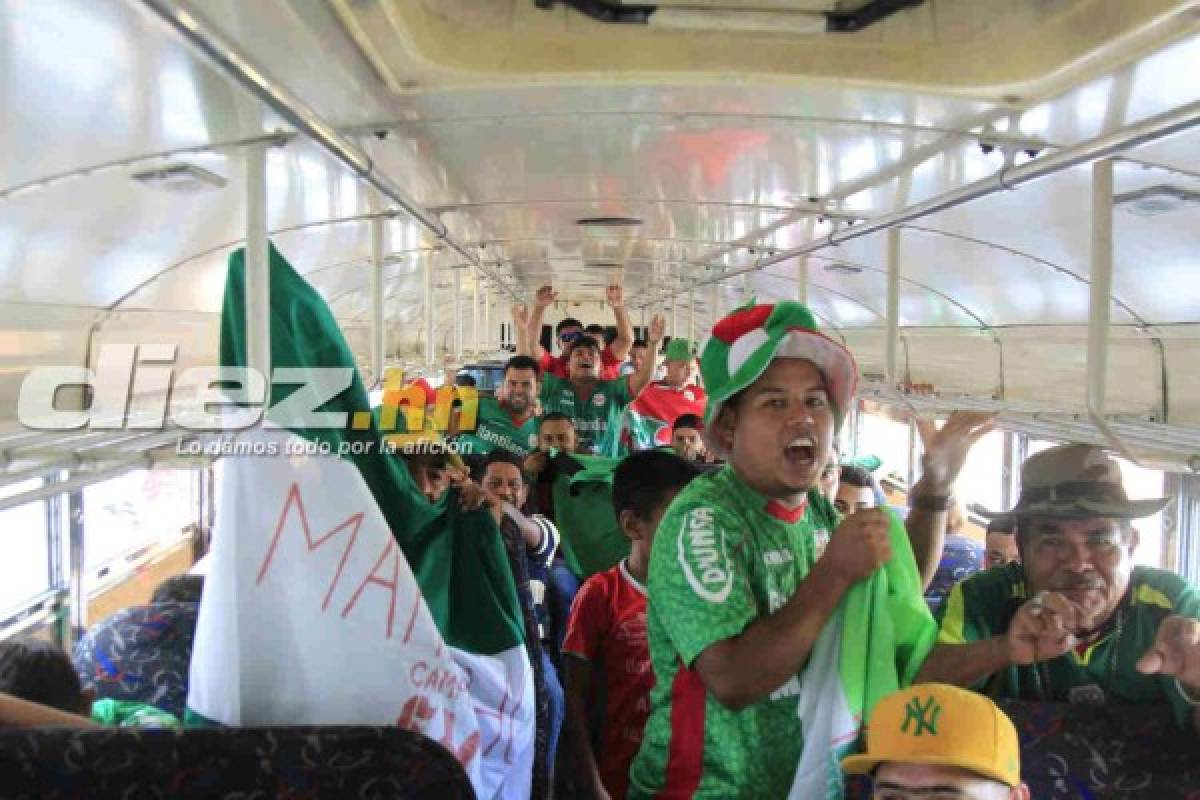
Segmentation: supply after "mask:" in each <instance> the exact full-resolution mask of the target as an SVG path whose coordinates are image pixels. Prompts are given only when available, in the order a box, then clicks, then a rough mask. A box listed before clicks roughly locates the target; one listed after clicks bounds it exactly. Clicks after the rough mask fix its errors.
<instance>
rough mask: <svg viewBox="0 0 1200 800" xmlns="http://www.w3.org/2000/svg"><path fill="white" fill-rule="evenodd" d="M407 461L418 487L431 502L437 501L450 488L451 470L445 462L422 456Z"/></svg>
mask: <svg viewBox="0 0 1200 800" xmlns="http://www.w3.org/2000/svg"><path fill="white" fill-rule="evenodd" d="M406 463H407V464H408V471H409V472H410V473H411V474H412V477H413V481H414V482H415V483H416V484H417V489H419V490H420V491H421V494H423V495H425V499H426V500H428V501H429V502H431V503H436V502H437V501H438V500H440V499H441V497H442V495H443V494H445V493H446V490H447V489H449V488H450V470H449V469H448V468H447V467H446V465H445V464H440V463H437V462H434V461H430V460H429V459H426V458H422V457H420V456H418V457H416V458H410V459H407V460H406Z"/></svg>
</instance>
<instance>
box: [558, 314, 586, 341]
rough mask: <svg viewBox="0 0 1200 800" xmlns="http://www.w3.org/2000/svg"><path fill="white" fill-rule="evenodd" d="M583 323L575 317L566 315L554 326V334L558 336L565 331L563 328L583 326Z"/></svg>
mask: <svg viewBox="0 0 1200 800" xmlns="http://www.w3.org/2000/svg"><path fill="white" fill-rule="evenodd" d="M582 327H583V323H582V322H580V321H579V320H577V319H575V318H574V317H564V318H563V319H561V320H560V321H559V323H558V324H557V325H555V326H554V335H555V336H558V335H559V334H560V333H562V332H563V328H582Z"/></svg>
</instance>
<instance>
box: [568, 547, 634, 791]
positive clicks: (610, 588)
mask: <svg viewBox="0 0 1200 800" xmlns="http://www.w3.org/2000/svg"><path fill="white" fill-rule="evenodd" d="M562 649H563V652H564V653H569V654H571V655H573V656H578V657H579V658H582V659H585V660H587V661H591V662H593V663H594V664H595V665H596V666H597V667H599V668H600V669H599V670H598V671H597V673H596V674H597V675H601V674H603V676H604V682H605V685H604V693H603V694H604V697H605V698H606V701H605V708H604V719H603V724H602V725H601V726H600V742H599V747H598V748H597V752H596V764H597V766H598V767H599V768H600V777H601V780H603V781H604V788H605V789H607V790H608V793H609V795H611V796H612V798H613V800H623V799H624V797H625V792H626V789H627V788H628V785H629V765H630V764H631V763H632V762H633V757H634V756H635V755H637V751H638V748H639V747H641V744H642V729H643V728H644V727H645V726H646V718H647V717H648V716H649V714H650V690H651V689H652V688H653V687H654V670H653V669H652V668H651V666H650V647H649V645H648V644H647V642H646V587H644V586H642V585H641V584H640V583H638V582H637V580H635V579H634V577H633V576H632V575H630V574H629V570H627V569H626V568H625V562H624V561H622V562H621V563H619V564H617V566H615V567H613V568H612V569H610V570H608V571H607V572H600V573H597V574H595V575H593V576H592V577H590V578H588V580H587V582H586V583H584V584H583V588H582V589H580V590H579V594H578V595H576V597H575V603H574V605H572V606H571V619H570V620H569V621H568V622H567V636H566V640H565V641H564V642H563V648H562Z"/></svg>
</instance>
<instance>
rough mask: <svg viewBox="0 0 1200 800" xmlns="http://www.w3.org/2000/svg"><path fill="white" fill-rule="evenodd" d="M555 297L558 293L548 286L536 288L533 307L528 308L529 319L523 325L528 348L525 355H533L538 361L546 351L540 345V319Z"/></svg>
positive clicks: (556, 297)
mask: <svg viewBox="0 0 1200 800" xmlns="http://www.w3.org/2000/svg"><path fill="white" fill-rule="evenodd" d="M557 299H558V294H557V293H556V292H555V291H554V290H553V289H551V288H550V287H549V286H543V287H542V288H540V289H538V290H537V294H536V295H534V296H533V308H532V309H530V310H529V319H528V322H527V324H526V326H525V337H526V346H527V347H528V348H529V352H528V353H526V355H530V356H533V357H534V358H535V359H537V360H538V361H541V360H542V356H543V355H545V353H546V350H545V348H543V347H542V320H543V319H544V318H545V316H546V309H547V308H549V307H550V306H552V305H554V301H555V300H557Z"/></svg>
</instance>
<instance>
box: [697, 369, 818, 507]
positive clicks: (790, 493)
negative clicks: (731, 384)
mask: <svg viewBox="0 0 1200 800" xmlns="http://www.w3.org/2000/svg"><path fill="white" fill-rule="evenodd" d="M716 434H717V435H718V436H720V437H721V438H722V439H723V442H724V446H725V447H726V448H727V449H728V450H729V452H730V458H729V461H730V463H731V464H732V465H733V467H734V469H735V470H737V472H738V474H739V475H740V476H741V478H742V480H744V481H746V483H747V484H749V486H750V487H751V488H752V489H755V490H756V491H758V492H759V493H761V494H763V495H765V496H766V497H768V498H773V499H780V500H787V501H789V502H792V503H795V502H798V501H799V498H798V497H797V495H800V494H802V493H803V492H806V491H808V489H809V488H811V487H812V486H814V485H816V483H817V478H818V477H819V476H820V474H821V470H822V469H823V468H824V466H825V462H826V461H828V460H829V454H830V448H831V443H832V441H833V407H832V406H831V405H830V404H829V396H828V394H827V393H826V390H825V379H824V377H823V376H822V375H821V372H820V370H818V369H817V367H816V366H815V365H814V364H813V363H812V362H811V361H808V360H805V359H799V358H779V359H775V360H774V361H772V362H771V364H770V366H768V367H767V369H766V370H765V371H764V372H763V374H762V375H760V376H759V378H758V380H756V381H755V382H754V383H752V384H751V385H750V386H749V387H747V389H746V390H745V391H744V392H742V395H741V398H740V401H739V402H738V404H737V407H736V408H730V407H727V408H726V409H725V410H723V412H722V414H721V419H719V420H718V425H717V430H716Z"/></svg>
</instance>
